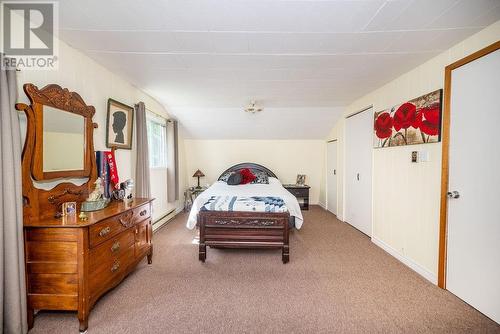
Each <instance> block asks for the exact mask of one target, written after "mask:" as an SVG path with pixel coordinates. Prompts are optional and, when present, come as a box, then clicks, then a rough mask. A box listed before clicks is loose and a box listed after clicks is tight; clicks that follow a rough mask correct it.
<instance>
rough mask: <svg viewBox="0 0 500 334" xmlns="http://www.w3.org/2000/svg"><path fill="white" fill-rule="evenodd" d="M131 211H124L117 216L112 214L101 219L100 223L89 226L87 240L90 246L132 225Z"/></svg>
mask: <svg viewBox="0 0 500 334" xmlns="http://www.w3.org/2000/svg"><path fill="white" fill-rule="evenodd" d="M133 214H134V213H133V211H132V210H129V211H126V212H124V213H122V214H120V215H118V216H114V217H111V218H108V219H105V220H103V221H102V222H100V223H97V224H95V225H92V226H90V228H89V242H90V247H95V246H97V245H99V244H101V243H103V242H104V241H106V240H109V239H110V238H112V237H114V236H115V235H117V234H118V233H120V232H122V231H124V230H126V229H127V228H128V227H129V226H131V225H133V223H132V216H133Z"/></svg>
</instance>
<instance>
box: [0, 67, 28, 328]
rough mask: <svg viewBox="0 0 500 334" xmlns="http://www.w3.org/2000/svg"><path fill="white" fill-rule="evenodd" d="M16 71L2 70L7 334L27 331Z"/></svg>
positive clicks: (0, 243) (1, 216) (1, 249)
mask: <svg viewBox="0 0 500 334" xmlns="http://www.w3.org/2000/svg"><path fill="white" fill-rule="evenodd" d="M16 98H17V85H16V72H15V70H4V69H0V153H1V162H0V167H1V168H0V296H1V298H2V301H1V303H0V315H2V317H1V320H0V321H1V322H2V326H1V327H0V328H2V329H3V332H4V333H16V334H18V333H26V332H27V331H28V323H27V311H26V283H25V282H26V281H25V276H24V243H23V209H22V189H21V136H20V129H19V115H18V113H17V111H16V110H15V107H14V105H15V102H16Z"/></svg>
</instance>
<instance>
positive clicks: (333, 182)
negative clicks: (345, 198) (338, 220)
mask: <svg viewBox="0 0 500 334" xmlns="http://www.w3.org/2000/svg"><path fill="white" fill-rule="evenodd" d="M326 187H327V189H326V203H327V204H326V208H327V209H328V211H330V212H331V213H333V214H334V215H337V141H331V142H329V143H328V144H327V152H326Z"/></svg>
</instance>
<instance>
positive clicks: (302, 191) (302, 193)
mask: <svg viewBox="0 0 500 334" xmlns="http://www.w3.org/2000/svg"><path fill="white" fill-rule="evenodd" d="M283 187H285V189H286V190H288V191H289V192H291V193H292V194H293V195H294V196H295V197H297V198H302V199H303V200H304V203H303V204H302V205H301V206H300V208H301V209H302V210H309V189H310V188H311V187H309V186H308V185H307V184H304V185H300V184H284V185H283Z"/></svg>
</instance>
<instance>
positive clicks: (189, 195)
mask: <svg viewBox="0 0 500 334" xmlns="http://www.w3.org/2000/svg"><path fill="white" fill-rule="evenodd" d="M207 189H208V187H200V188H196V187H190V188H188V189H186V191H185V192H184V211H185V212H187V211H189V210H191V206H192V205H193V202H194V200H195V199H196V197H198V195H199V194H201V193H202V192H204V191H205V190H207Z"/></svg>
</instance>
